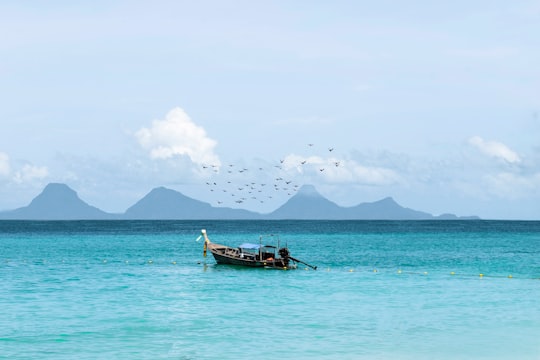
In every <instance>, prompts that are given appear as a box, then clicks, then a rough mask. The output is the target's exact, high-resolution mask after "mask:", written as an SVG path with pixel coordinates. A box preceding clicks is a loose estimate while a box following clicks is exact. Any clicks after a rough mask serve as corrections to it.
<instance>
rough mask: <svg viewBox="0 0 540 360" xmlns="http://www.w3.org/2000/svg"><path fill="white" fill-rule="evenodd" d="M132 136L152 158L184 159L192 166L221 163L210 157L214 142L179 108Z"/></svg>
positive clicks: (215, 156)
mask: <svg viewBox="0 0 540 360" xmlns="http://www.w3.org/2000/svg"><path fill="white" fill-rule="evenodd" d="M135 137H136V138H137V140H138V141H139V144H140V145H141V146H142V147H143V148H145V149H147V150H149V151H150V157H151V158H152V159H170V158H173V157H175V156H188V157H189V158H190V159H191V161H192V162H194V163H196V164H213V165H218V166H219V165H220V164H221V162H220V161H219V157H218V156H217V155H216V154H214V147H215V146H216V144H217V142H216V141H215V140H213V139H211V138H209V137H208V136H207V135H206V131H205V130H204V128H202V127H200V126H198V125H197V124H195V123H194V122H193V121H192V120H191V118H190V117H189V116H188V114H186V112H185V111H184V110H182V109H181V108H179V107H177V108H174V109H172V110H171V111H169V112H168V113H167V115H166V116H165V120H154V121H153V122H152V127H151V128H142V129H140V130H139V131H137V132H136V133H135Z"/></svg>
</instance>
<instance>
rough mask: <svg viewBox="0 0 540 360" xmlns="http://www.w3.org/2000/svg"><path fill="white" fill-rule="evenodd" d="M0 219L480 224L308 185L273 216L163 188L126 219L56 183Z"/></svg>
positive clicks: (389, 200) (136, 206)
mask: <svg viewBox="0 0 540 360" xmlns="http://www.w3.org/2000/svg"><path fill="white" fill-rule="evenodd" d="M0 219H19V220H107V219H126V220H128V219H133V220H136V219H141V220H142V219H145V220H172V219H174V220H218V219H219V220H248V219H249V220H254V219H268V220H281V219H283V220H285V219H291V220H292V219H297V220H424V219H441V220H453V219H478V217H475V216H470V217H457V216H456V215H453V214H444V215H441V216H439V217H435V216H433V215H431V214H429V213H426V212H422V211H417V210H412V209H409V208H405V207H402V206H401V205H399V204H398V203H397V202H396V201H394V199H392V198H391V197H387V198H385V199H382V200H379V201H375V202H371V203H362V204H359V205H356V206H352V207H342V206H339V205H337V204H336V203H334V202H332V201H330V200H328V199H326V198H325V197H324V196H322V195H321V194H319V193H318V192H317V190H316V189H315V187H314V186H312V185H304V186H302V187H301V188H300V189H299V190H298V192H297V193H296V194H295V195H294V196H292V197H291V198H290V199H289V200H288V201H287V202H286V203H285V204H283V205H282V206H280V207H279V208H278V209H276V210H275V211H273V212H271V213H268V214H260V213H257V212H252V211H248V210H244V209H233V208H225V207H213V206H211V205H210V204H208V203H205V202H203V201H199V200H196V199H193V198H190V197H188V196H185V195H184V194H182V193H180V192H178V191H175V190H171V189H167V188H165V187H158V188H155V189H152V190H151V191H150V192H149V193H148V194H147V195H145V196H144V197H143V198H142V199H140V200H139V201H137V202H136V203H135V204H134V205H132V206H131V207H129V208H128V209H127V210H126V211H125V212H124V213H123V214H111V213H107V212H105V211H102V210H100V209H98V208H96V207H94V206H90V205H88V204H87V203H85V202H84V201H83V200H81V199H80V198H79V196H78V195H77V193H76V192H75V191H74V190H72V189H71V188H70V187H69V186H67V185H65V184H58V183H51V184H49V185H47V186H46V187H45V188H44V189H43V191H42V192H41V194H39V195H38V196H36V197H35V198H34V199H33V200H32V202H31V203H30V204H29V205H28V206H25V207H21V208H18V209H15V210H11V211H3V212H0Z"/></svg>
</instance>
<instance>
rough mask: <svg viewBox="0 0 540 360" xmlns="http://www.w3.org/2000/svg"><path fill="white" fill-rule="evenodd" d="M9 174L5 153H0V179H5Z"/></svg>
mask: <svg viewBox="0 0 540 360" xmlns="http://www.w3.org/2000/svg"><path fill="white" fill-rule="evenodd" d="M10 172H11V167H10V165H9V156H8V154H6V153H3V152H0V177H7V176H9V174H10Z"/></svg>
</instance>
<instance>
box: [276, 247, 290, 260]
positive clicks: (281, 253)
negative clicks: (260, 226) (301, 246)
mask: <svg viewBox="0 0 540 360" xmlns="http://www.w3.org/2000/svg"><path fill="white" fill-rule="evenodd" d="M278 253H279V256H281V257H282V258H283V259H288V258H289V256H290V255H291V253H290V252H289V249H287V248H281V249H279V251H278Z"/></svg>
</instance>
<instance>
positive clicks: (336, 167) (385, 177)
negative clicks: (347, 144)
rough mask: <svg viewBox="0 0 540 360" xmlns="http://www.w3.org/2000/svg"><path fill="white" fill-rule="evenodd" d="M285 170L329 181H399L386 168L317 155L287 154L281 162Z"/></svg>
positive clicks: (392, 172)
mask: <svg viewBox="0 0 540 360" xmlns="http://www.w3.org/2000/svg"><path fill="white" fill-rule="evenodd" d="M282 165H283V167H284V169H285V170H291V169H296V170H297V171H298V172H299V173H306V174H312V175H315V174H317V175H318V176H321V177H322V178H323V179H325V180H326V181H328V182H329V183H338V184H339V183H341V184H344V183H350V184H353V183H354V184H362V185H375V186H381V185H389V184H394V183H396V182H398V181H399V179H400V177H399V175H398V174H397V173H396V172H395V171H393V170H391V169H388V168H384V167H376V166H364V165H361V164H359V163H357V162H356V161H353V160H344V159H339V158H336V157H328V158H323V157H319V156H310V157H305V158H304V157H301V156H298V155H289V156H287V157H286V158H285V160H284V162H283V164H282Z"/></svg>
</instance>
